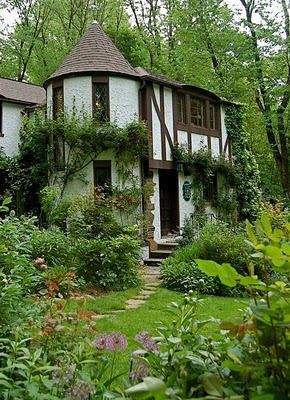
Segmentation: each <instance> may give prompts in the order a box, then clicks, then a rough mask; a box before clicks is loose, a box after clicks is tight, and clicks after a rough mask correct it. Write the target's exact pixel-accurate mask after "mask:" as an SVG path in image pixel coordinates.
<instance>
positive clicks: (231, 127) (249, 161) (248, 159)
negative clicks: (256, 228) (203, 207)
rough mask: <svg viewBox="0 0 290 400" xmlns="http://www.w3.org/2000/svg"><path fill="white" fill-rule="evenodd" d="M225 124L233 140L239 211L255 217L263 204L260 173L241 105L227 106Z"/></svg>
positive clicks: (245, 216) (244, 215)
mask: <svg viewBox="0 0 290 400" xmlns="http://www.w3.org/2000/svg"><path fill="white" fill-rule="evenodd" d="M225 124H226V128H227V133H228V135H229V137H230V138H231V141H232V154H233V161H234V164H235V169H236V172H235V179H236V185H235V186H236V191H237V199H238V204H239V213H240V215H241V216H242V217H243V218H250V219H253V218H255V217H256V216H257V214H258V211H259V208H260V206H261V191H260V188H259V187H260V173H259V168H258V164H257V162H256V160H255V157H254V155H253V153H252V152H251V150H250V149H249V147H248V144H247V135H246V133H245V131H244V128H243V112H242V108H241V107H240V106H237V105H233V104H228V105H226V106H225Z"/></svg>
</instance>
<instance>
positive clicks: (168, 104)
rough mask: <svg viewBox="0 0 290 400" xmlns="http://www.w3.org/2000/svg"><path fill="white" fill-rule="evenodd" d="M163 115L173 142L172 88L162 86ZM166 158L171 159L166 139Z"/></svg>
mask: <svg viewBox="0 0 290 400" xmlns="http://www.w3.org/2000/svg"><path fill="white" fill-rule="evenodd" d="M164 115H165V124H166V126H167V128H168V131H169V134H170V137H171V139H172V143H174V129H173V103H172V89H168V88H164ZM166 160H169V161H170V160H172V154H171V149H170V146H169V142H168V140H167V139H166Z"/></svg>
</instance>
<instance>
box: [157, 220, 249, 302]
mask: <svg viewBox="0 0 290 400" xmlns="http://www.w3.org/2000/svg"><path fill="white" fill-rule="evenodd" d="M246 250H247V248H246V244H245V242H244V236H243V234H242V233H235V232H233V231H232V230H231V229H229V228H228V227H227V226H226V225H225V224H222V223H219V224H209V225H206V226H205V227H204V228H203V229H202V231H201V234H200V238H199V239H197V240H196V241H195V242H194V243H192V244H191V245H188V246H186V247H184V248H181V249H180V250H178V251H177V252H176V253H175V254H174V255H173V256H172V257H169V258H168V259H167V260H165V261H164V263H163V265H162V269H161V277H162V280H163V283H164V285H165V286H166V287H168V288H171V289H175V290H179V291H182V292H186V291H188V290H195V291H198V292H199V293H203V294H214V295H222V296H235V295H238V296H239V295H241V294H242V292H241V291H240V290H239V289H237V288H235V289H234V290H231V289H230V288H227V287H226V286H224V285H222V284H221V283H220V282H219V280H218V279H216V278H211V277H207V276H206V275H204V274H203V273H202V272H201V271H200V270H199V269H198V268H197V266H196V264H195V262H194V259H196V258H200V259H211V260H213V261H216V262H218V263H231V264H232V265H233V266H234V267H235V268H236V269H237V270H238V271H239V272H240V273H241V274H244V273H245V272H246V270H247V267H246V261H245V253H246ZM200 280H201V281H200Z"/></svg>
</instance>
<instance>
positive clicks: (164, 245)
mask: <svg viewBox="0 0 290 400" xmlns="http://www.w3.org/2000/svg"><path fill="white" fill-rule="evenodd" d="M177 247H178V243H176V242H169V243H158V250H171V251H174V250H176V249H177Z"/></svg>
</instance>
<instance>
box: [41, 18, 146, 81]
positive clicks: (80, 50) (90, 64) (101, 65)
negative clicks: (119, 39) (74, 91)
mask: <svg viewBox="0 0 290 400" xmlns="http://www.w3.org/2000/svg"><path fill="white" fill-rule="evenodd" d="M89 72H92V73H93V72H111V73H115V74H121V75H129V76H134V77H138V74H137V73H136V72H135V70H134V68H133V67H132V66H131V65H130V64H129V62H128V61H127V60H126V59H125V57H124V56H123V55H122V54H121V52H120V51H119V50H118V49H117V47H116V46H115V45H114V43H113V42H112V41H111V39H110V38H109V37H108V36H107V35H106V34H105V32H104V31H103V30H102V29H101V27H100V26H99V24H98V23H97V22H94V23H93V24H92V25H91V26H90V27H89V29H88V30H87V31H86V32H85V34H84V35H83V36H82V37H81V39H80V41H79V42H78V44H77V45H76V46H75V47H74V48H73V50H72V51H71V52H70V53H69V55H68V56H67V57H66V58H65V60H64V61H63V63H62V64H61V66H60V67H59V68H58V69H57V70H56V71H55V72H54V73H53V74H52V75H51V76H50V77H49V78H48V80H47V82H46V83H48V81H50V80H51V79H54V78H60V77H63V76H65V75H74V74H81V73H89Z"/></svg>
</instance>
